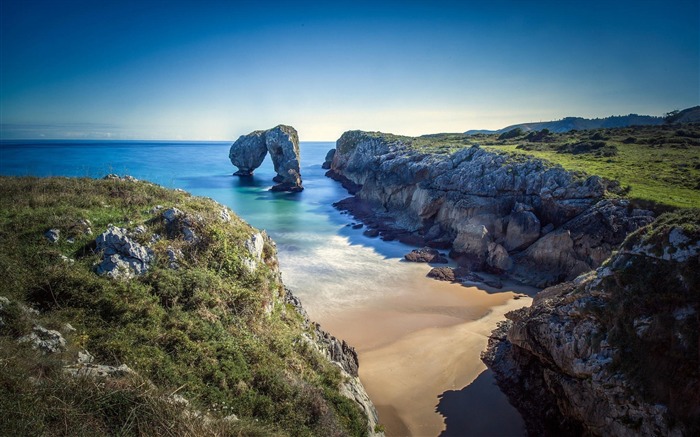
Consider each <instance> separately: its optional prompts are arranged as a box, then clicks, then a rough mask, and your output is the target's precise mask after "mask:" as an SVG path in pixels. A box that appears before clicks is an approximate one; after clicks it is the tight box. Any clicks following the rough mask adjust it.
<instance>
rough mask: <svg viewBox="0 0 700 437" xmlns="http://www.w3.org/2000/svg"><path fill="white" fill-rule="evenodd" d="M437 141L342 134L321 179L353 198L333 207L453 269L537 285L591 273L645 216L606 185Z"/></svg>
mask: <svg viewBox="0 0 700 437" xmlns="http://www.w3.org/2000/svg"><path fill="white" fill-rule="evenodd" d="M443 140H444V138H441V137H440V136H425V137H417V138H411V137H401V136H396V135H391V134H383V133H379V132H363V131H349V132H346V133H344V134H343V135H342V136H341V137H340V139H338V141H337V144H336V149H335V153H334V154H333V155H332V158H331V159H332V160H331V162H330V170H329V171H328V173H327V175H328V176H329V177H332V178H334V179H336V180H338V181H340V182H341V183H342V184H343V185H344V186H345V187H346V188H347V189H348V191H349V192H350V193H351V194H355V198H351V199H347V200H345V201H342V202H340V203H339V205H338V206H340V207H341V208H346V209H349V210H350V211H351V212H353V213H354V214H355V215H358V216H360V218H362V219H364V220H365V221H366V222H367V223H368V224H369V225H370V226H372V227H376V228H379V230H380V233H381V234H382V235H383V237H385V238H389V239H392V238H398V239H400V240H403V241H405V242H407V243H411V244H415V245H425V244H427V245H428V246H433V247H436V248H445V249H450V250H451V252H450V255H451V256H452V258H454V259H456V260H457V261H458V262H459V263H460V264H461V265H464V266H468V267H470V268H471V269H474V270H484V271H490V272H494V273H501V274H507V275H509V276H511V277H513V278H516V279H519V280H520V281H522V282H524V283H527V284H530V285H535V286H539V287H545V286H547V285H552V284H556V283H559V282H561V281H564V280H571V279H573V278H575V277H576V276H578V275H579V274H581V273H584V272H586V271H589V270H591V269H593V268H596V267H597V266H599V265H600V264H601V263H602V262H603V261H604V260H605V259H606V258H607V257H609V256H610V254H611V253H612V251H613V250H614V249H615V248H616V247H617V246H618V245H619V244H620V243H621V242H622V241H623V240H624V238H625V237H626V236H627V235H628V234H629V233H630V232H632V231H634V230H636V229H637V228H639V227H640V226H643V225H646V224H648V223H650V222H651V221H652V220H653V214H652V213H651V212H649V211H646V210H641V209H635V208H633V207H632V206H631V205H630V203H629V202H628V201H626V200H624V199H620V198H619V196H616V195H615V193H618V192H620V189H619V186H618V185H617V184H616V183H615V182H613V181H608V180H606V179H603V178H600V177H598V176H587V175H584V174H580V173H574V172H569V171H566V170H564V169H563V168H561V167H558V166H552V165H548V164H546V163H545V162H544V161H541V160H537V159H533V158H524V157H517V156H508V155H505V154H499V153H495V152H490V151H487V150H484V149H482V148H480V147H478V146H472V147H464V145H463V144H461V145H459V144H458V145H457V146H458V147H457V148H456V150H454V149H455V148H454V147H452V146H454V144H451V143H449V144H445V141H443ZM330 157H331V155H329V158H330ZM611 194H612V195H611Z"/></svg>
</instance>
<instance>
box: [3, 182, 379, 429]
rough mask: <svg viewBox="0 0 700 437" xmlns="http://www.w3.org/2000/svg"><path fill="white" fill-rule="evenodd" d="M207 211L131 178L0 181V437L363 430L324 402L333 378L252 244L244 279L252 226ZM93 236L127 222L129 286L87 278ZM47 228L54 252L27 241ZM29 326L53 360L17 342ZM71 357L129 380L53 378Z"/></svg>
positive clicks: (270, 252) (352, 416)
mask: <svg viewBox="0 0 700 437" xmlns="http://www.w3.org/2000/svg"><path fill="white" fill-rule="evenodd" d="M157 205H162V207H163V208H160V209H158V208H154V207H156V206H157ZM171 207H177V208H178V209H179V210H181V211H183V213H184V214H186V215H187V216H188V217H191V218H192V225H191V227H192V229H193V230H194V232H195V234H196V239H195V240H194V241H193V242H187V241H186V239H185V238H183V235H180V234H174V233H173V232H171V231H170V230H169V229H168V228H167V226H166V224H165V222H164V220H163V218H162V211H163V210H165V209H167V208H171ZM221 211H222V206H221V205H218V204H216V203H215V202H213V201H210V200H207V199H202V198H197V197H192V196H190V195H189V194H187V193H184V192H180V191H172V190H166V189H163V188H160V187H158V186H155V185H152V184H149V183H144V182H133V181H126V180H91V179H68V178H49V179H33V178H7V177H0V278H2V281H0V297H2V298H5V299H0V416H1V417H2V421H0V435H91V436H94V435H241V434H243V435H251V434H252V435H255V434H258V435H362V434H364V433H365V432H366V428H365V426H366V423H367V422H366V418H365V417H364V416H363V414H362V413H361V411H360V409H359V408H358V407H357V406H356V405H355V403H354V402H353V401H350V400H349V399H347V398H345V397H343V396H341V395H340V394H339V384H340V383H341V378H342V376H341V374H340V372H339V370H338V368H337V366H335V365H333V364H331V363H330V362H329V361H327V360H326V359H324V358H323V357H322V356H321V355H320V353H319V352H318V351H317V350H316V349H315V348H314V347H312V346H311V345H309V342H308V341H304V338H303V336H304V331H305V329H308V328H305V327H304V326H302V320H301V317H300V316H299V315H298V313H297V312H295V311H294V310H293V308H291V307H290V306H288V305H286V304H284V303H283V301H282V299H280V296H281V294H282V293H283V292H284V290H283V286H282V284H281V283H280V282H279V280H278V274H277V271H276V267H277V266H276V256H275V249H274V247H272V245H271V244H270V243H269V242H266V243H265V246H264V249H263V262H262V263H260V265H259V266H258V267H257V269H255V271H253V272H251V271H250V270H249V269H247V268H246V267H245V265H244V264H245V261H244V260H245V258H246V256H247V252H246V251H245V250H246V249H244V242H245V241H246V239H248V238H250V236H251V234H252V233H253V232H254V230H253V229H252V228H251V227H250V226H248V225H247V224H246V223H244V222H243V221H242V220H240V219H239V218H238V217H236V216H235V215H234V214H230V215H231V220H230V221H225V220H223V219H222V218H221ZM86 220H88V221H89V222H87V221H86ZM109 224H113V225H115V226H119V227H123V228H127V229H129V230H134V229H136V228H137V227H138V226H140V225H141V226H143V228H142V229H141V230H142V231H143V232H140V233H134V237H133V238H134V239H135V240H136V241H138V242H139V243H141V244H142V245H144V246H146V245H147V246H149V247H150V248H151V249H152V251H153V254H154V261H153V262H152V264H151V266H150V268H149V269H148V270H147V271H146V273H145V274H143V275H140V276H137V277H135V278H133V279H129V280H119V279H110V278H108V277H106V276H99V275H97V274H96V272H95V265H96V264H97V263H98V262H99V261H100V256H101V254H100V253H98V251H96V250H95V244H94V241H95V237H96V236H97V235H99V234H100V233H102V232H104V231H105V230H106V229H107V227H108V225H109ZM88 227H90V228H91V229H92V231H94V232H93V234H92V235H90V234H89V232H88V229H87V228H88ZM51 228H55V229H59V230H60V239H59V240H58V241H57V242H56V243H51V242H49V241H48V240H47V239H46V238H45V237H44V236H43V235H44V233H45V232H46V231H47V230H48V229H51ZM173 250H174V251H175V252H177V253H181V255H180V256H178V260H177V263H178V265H179V268H177V269H173V268H172V265H171V259H170V257H169V254H168V253H169V251H173ZM66 324H70V325H71V326H72V328H74V329H70V327H68V326H66ZM34 326H42V327H44V328H47V329H53V330H57V331H59V332H61V333H62V334H63V336H64V337H65V339H66V341H67V343H66V347H65V348H64V350H63V351H61V352H59V353H54V354H44V353H41V352H39V351H36V350H33V349H32V348H31V347H30V346H29V344H28V343H26V342H18V340H19V339H21V338H22V337H23V336H26V335H27V334H29V333H30V332H31V331H32V328H33V327H34ZM83 350H86V351H88V352H89V353H91V354H92V355H93V356H94V358H95V360H94V361H95V363H99V364H105V365H111V366H118V365H122V364H126V365H127V366H128V367H129V368H130V369H132V370H133V371H134V372H133V373H128V374H126V375H122V376H119V377H110V378H98V379H94V378H85V377H82V378H75V377H72V376H68V375H67V374H66V373H65V372H64V365H66V364H70V363H74V362H75V360H76V356H77V354H78V352H79V351H83ZM174 394H176V395H178V396H182V397H184V398H185V399H186V400H187V401H189V406H185V401H184V400H183V399H181V398H179V397H178V396H174ZM232 415H235V416H237V418H235V417H234V416H232ZM237 419H238V420H237Z"/></svg>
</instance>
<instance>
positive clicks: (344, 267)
mask: <svg viewBox="0 0 700 437" xmlns="http://www.w3.org/2000/svg"><path fill="white" fill-rule="evenodd" d="M230 144H231V143H230V142H175V141H87V140H86V141H75V140H73V141H68V140H65V141H60V140H51V141H38V140H37V141H29V140H22V141H14V140H13V141H9V140H5V141H0V175H13V176H39V177H47V176H72V177H90V178H101V177H104V176H105V175H107V174H110V173H115V174H118V175H121V176H123V175H131V176H133V177H135V178H137V179H145V180H149V181H151V182H154V183H157V184H159V185H162V186H165V187H168V188H181V189H183V190H186V191H188V192H190V193H192V194H194V195H198V196H206V197H211V198H213V199H215V200H216V201H218V202H220V203H222V204H224V205H227V206H229V207H230V208H231V209H232V210H233V211H235V212H236V213H237V214H238V215H239V216H241V217H242V218H243V219H245V220H246V221H247V222H248V223H250V224H251V225H252V226H254V227H256V228H258V229H265V230H266V231H267V233H268V234H269V235H270V236H271V237H272V238H273V239H274V240H275V241H276V243H277V247H278V251H279V259H280V266H281V269H282V272H283V274H282V278H283V280H284V282H285V284H286V285H287V286H288V287H290V288H291V289H292V290H293V291H294V293H295V294H296V295H297V296H299V297H300V298H301V300H302V302H303V304H304V306H305V307H306V309H307V311H308V312H309V314H310V315H311V317H312V318H313V319H316V320H320V321H328V322H329V323H330V325H331V326H332V325H333V324H332V321H333V320H334V319H336V318H337V317H338V316H339V315H342V314H344V313H345V312H347V311H350V310H353V309H357V308H358V307H362V306H363V305H364V303H365V302H367V301H379V300H386V299H390V298H392V297H395V298H396V299H402V296H404V295H405V293H406V292H407V290H412V292H414V293H428V292H430V290H431V289H433V288H435V282H436V281H434V280H432V279H428V278H425V273H426V268H428V267H427V266H425V265H415V264H412V263H405V262H401V258H402V257H403V255H404V254H406V253H408V252H409V251H410V250H411V249H413V248H412V247H410V246H407V245H404V244H402V243H399V242H385V241H382V240H380V239H377V238H368V237H366V236H364V235H363V234H362V232H363V229H353V227H352V226H351V225H352V224H353V223H354V220H353V218H352V217H350V216H348V215H346V214H343V213H341V212H339V211H337V210H336V209H334V208H333V206H332V204H333V202H336V201H338V200H341V199H343V198H345V197H347V196H348V193H347V192H346V191H345V189H343V188H342V187H341V186H340V184H339V183H337V182H335V181H333V180H331V179H329V178H327V177H325V176H324V173H325V170H323V169H322V168H321V164H322V163H323V160H324V158H325V155H326V153H327V151H328V150H329V149H331V148H333V147H335V144H334V143H332V142H302V143H301V144H300V150H301V174H302V179H303V185H304V187H305V189H304V191H302V192H300V193H277V192H271V191H269V188H270V187H271V186H272V184H273V182H272V177H273V176H274V175H275V172H274V170H273V167H272V162H271V160H270V158H269V156H268V157H267V158H266V159H265V161H264V162H263V164H262V166H261V167H260V168H258V169H257V170H256V171H255V175H254V176H253V177H251V178H239V177H236V176H232V173H233V172H234V171H236V168H235V167H234V166H233V165H232V164H231V163H230V161H229V159H228V151H229V147H230ZM465 290H466V289H465ZM426 308H427V309H426ZM406 311H408V312H409V313H410V312H411V311H414V312H421V311H422V312H423V313H425V312H426V311H427V312H428V313H436V314H437V313H439V314H441V315H442V314H443V313H445V312H446V310H445V309H444V308H442V307H440V308H435V309H432V308H430V307H429V306H428V307H421V309H420V310H418V309H416V308H410V309H408V310H406ZM449 311H451V312H457V313H458V312H459V308H457V309H450V310H449ZM465 311H466V310H465ZM450 314H451V313H450ZM457 315H459V314H457ZM465 317H466V316H465ZM360 323H361V322H360ZM344 326H347V325H344ZM346 329H347V328H346ZM350 329H352V327H350ZM331 333H332V334H334V335H336V336H338V337H343V335H342V334H343V333H342V332H341V333H336V332H331ZM358 349H359V350H360V352H361V353H360V359H362V347H358ZM474 358H475V359H477V360H478V357H474ZM361 366H362V361H361ZM487 373H488V372H484V373H483V374H482V375H487ZM361 376H362V373H361ZM489 381H490V380H489ZM475 383H479V387H480V388H479V389H478V390H472V391H473V392H474V394H472V395H471V396H472V397H471V398H470V399H467V400H466V401H464V402H460V404H461V403H466V404H469V405H471V406H470V407H469V408H470V409H471V411H469V410H467V409H462V410H464V411H460V412H459V413H453V414H452V416H451V417H452V418H451V420H452V422H454V421H455V417H456V416H459V417H460V419H459V420H460V421H462V422H464V423H465V424H466V423H470V422H474V423H477V422H478V423H481V424H482V427H481V428H479V431H480V432H486V433H488V434H491V435H504V434H509V435H512V434H513V433H516V434H520V435H522V419H521V418H520V417H519V415H518V413H517V411H515V410H514V409H513V408H512V407H511V406H510V405H509V404H508V403H507V401H506V400H505V397H504V396H503V395H502V394H501V393H500V391H499V390H498V388H497V387H496V386H495V385H494V384H493V383H492V381H491V382H490V383H489V382H487V381H486V380H485V379H484V377H483V376H481V377H479V379H478V380H477V381H476V382H475ZM474 387H476V386H474ZM462 388H463V387H451V389H453V390H460V389H462ZM455 393H456V392H455ZM482 396H483V397H484V398H488V399H491V401H490V402H491V404H489V405H491V407H490V408H491V411H489V412H488V414H487V415H488V416H489V417H495V418H497V419H496V420H488V421H484V420H483V417H484V415H485V414H486V413H484V412H483V411H481V412H480V411H479V410H478V409H476V410H474V406H473V405H476V404H479V402H478V398H479V397H482ZM475 397H476V398H475ZM494 399H495V400H494ZM438 402H439V399H437V398H436V399H435V404H436V405H437V403H438ZM432 413H433V414H434V411H433V412H432ZM479 416H481V417H479ZM503 417H509V418H510V419H508V420H502V419H503ZM472 418H473V421H472V420H471V419H472ZM448 419H449V418H448ZM447 422H448V424H449V423H450V420H448V421H447ZM460 423H461V422H460ZM484 423H485V424H484ZM484 427H485V428H484ZM448 431H449V430H448ZM457 431H459V429H458V430H457ZM452 432H455V431H454V430H453V431H452ZM458 433H459V432H458Z"/></svg>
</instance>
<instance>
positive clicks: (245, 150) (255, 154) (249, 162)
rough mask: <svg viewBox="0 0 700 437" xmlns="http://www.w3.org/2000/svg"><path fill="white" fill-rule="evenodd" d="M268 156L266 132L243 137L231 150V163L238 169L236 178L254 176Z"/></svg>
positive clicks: (256, 132) (259, 131) (252, 133)
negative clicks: (254, 172)
mask: <svg viewBox="0 0 700 437" xmlns="http://www.w3.org/2000/svg"><path fill="white" fill-rule="evenodd" d="M266 155H267V146H266V145H265V131H261V130H258V131H255V132H251V133H249V134H248V135H241V136H240V137H239V138H238V139H237V140H236V142H235V143H233V145H231V149H230V150H229V154H228V157H229V159H230V160H231V163H232V164H233V165H235V166H236V167H238V171H237V172H236V173H234V175H236V176H252V175H253V171H255V169H256V168H258V167H260V164H262V163H263V161H264V160H265V156H266Z"/></svg>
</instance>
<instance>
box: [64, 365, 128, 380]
mask: <svg viewBox="0 0 700 437" xmlns="http://www.w3.org/2000/svg"><path fill="white" fill-rule="evenodd" d="M63 370H64V371H65V372H66V373H68V374H69V375H72V376H76V377H89V378H121V377H124V376H128V375H132V374H134V373H135V372H134V371H133V370H131V368H130V367H129V366H127V365H126V364H122V365H121V366H107V365H104V364H92V363H79V364H73V365H69V366H65V367H64V368H63Z"/></svg>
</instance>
